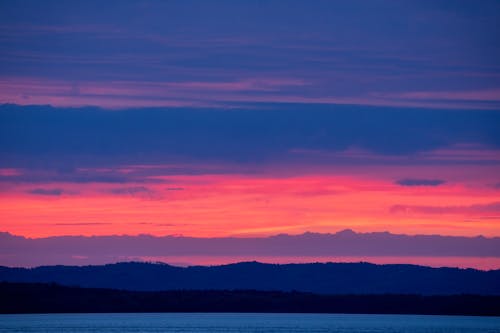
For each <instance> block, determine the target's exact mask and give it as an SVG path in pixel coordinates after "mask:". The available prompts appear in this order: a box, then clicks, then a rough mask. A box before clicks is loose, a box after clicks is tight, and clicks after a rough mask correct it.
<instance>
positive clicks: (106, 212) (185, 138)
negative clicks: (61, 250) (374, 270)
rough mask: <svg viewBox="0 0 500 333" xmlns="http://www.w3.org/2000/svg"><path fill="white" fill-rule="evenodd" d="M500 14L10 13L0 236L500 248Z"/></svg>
mask: <svg viewBox="0 0 500 333" xmlns="http://www.w3.org/2000/svg"><path fill="white" fill-rule="evenodd" d="M498 22H500V1H488V0H485V1H480V2H477V1H409V0H405V1H380V0H374V1H357V0H354V1H314V2H309V1H293V0H292V1H210V2H209V1H189V0H188V1H149V0H146V1H130V0H125V1H107V2H105V3H102V2H100V1H43V2H41V1H29V0H25V1H6V0H2V1H0V231H2V232H8V233H11V234H13V235H19V236H24V237H30V238H42V237H51V236H67V235H84V236H92V235H139V234H149V235H154V236H164V235H184V236H191V237H255V236H259V237H265V236H270V235H276V234H291V235H297V234H302V233H304V232H316V233H335V232H338V231H340V230H343V229H353V230H355V231H356V232H381V231H389V232H391V233H396V234H407V235H417V234H421V235H433V234H436V235H445V236H469V237H475V236H478V235H483V236H486V237H500V60H499V59H500V43H499V42H498V41H499V36H500V26H499V24H498Z"/></svg>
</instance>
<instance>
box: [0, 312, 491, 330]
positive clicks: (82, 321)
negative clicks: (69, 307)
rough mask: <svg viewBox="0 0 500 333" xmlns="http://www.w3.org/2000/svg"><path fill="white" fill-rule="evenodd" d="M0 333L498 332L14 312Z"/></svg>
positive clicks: (478, 326) (417, 320)
mask: <svg viewBox="0 0 500 333" xmlns="http://www.w3.org/2000/svg"><path fill="white" fill-rule="evenodd" d="M0 332H32V333H42V332H43V333H49V332H51V333H53V332H66V333H90V332H92V333H97V332H99V333H111V332H113V333H114V332H117V333H118V332H120V333H122V332H123V333H127V332H134V333H140V332H142V333H150V332H155V333H157V332H183V333H188V332H189V333H201V332H224V333H230V332H231V333H250V332H252V333H253V332H259V333H271V332H294V333H297V332H300V333H302V332H335V333H342V332H350V333H382V332H385V333H396V332H397V333H399V332H401V333H403V332H404V333H448V332H454V333H483V332H485V333H486V332H488V333H494V332H500V317H468V316H428V315H426V316H420V315H364V314H283V313H280V314H272V313H266V314H262V313H126V314H124V313H101V314H16V315H0Z"/></svg>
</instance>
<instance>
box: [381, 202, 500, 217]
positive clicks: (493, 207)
mask: <svg viewBox="0 0 500 333" xmlns="http://www.w3.org/2000/svg"><path fill="white" fill-rule="evenodd" d="M390 212H391V213H406V214H415V213H417V214H426V215H427V214H429V215H434V214H436V215H440V214H460V215H478V214H492V213H493V214H496V213H500V202H491V203H486V204H475V205H464V206H414V205H394V206H392V207H391V208H390Z"/></svg>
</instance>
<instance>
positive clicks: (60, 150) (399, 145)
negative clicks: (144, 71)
mask: <svg viewBox="0 0 500 333" xmlns="http://www.w3.org/2000/svg"><path fill="white" fill-rule="evenodd" d="M259 107H260V108H265V109H264V110H263V109H259V108H255V109H237V110H232V111H231V112H228V111H227V110H215V109H208V110H205V109H203V110H199V109H192V108H183V109H179V108H165V109H161V108H160V109H135V110H127V111H120V112H108V111H106V110H100V109H95V108H84V109H62V108H52V107H47V106H38V107H34V106H33V107H22V106H13V105H4V106H0V133H4V135H7V133H8V138H7V137H6V139H5V140H0V154H1V155H2V160H1V161H0V167H3V168H13V167H21V166H22V167H32V166H33V165H42V166H43V165H51V164H52V165H65V164H67V165H88V166H95V165H109V162H110V161H111V162H112V163H114V164H115V165H116V164H122V165H125V164H148V163H154V164H160V163H163V164H170V165H172V164H176V163H186V162H197V163H199V162H201V161H202V162H206V161H212V162H219V163H220V164H225V163H228V162H231V163H245V162H250V163H253V164H256V163H260V162H269V161H271V162H272V161H280V162H283V161H286V159H289V160H290V159H293V158H298V157H297V156H296V155H297V154H293V153H291V152H292V151H323V152H342V151H347V150H349V149H350V148H352V147H358V148H360V149H362V150H365V151H368V152H371V153H374V154H378V155H390V156H407V155H410V154H417V153H420V152H426V151H433V150H436V149H443V148H447V147H450V146H453V145H456V144H459V143H463V142H464V141H468V142H470V143H474V144H476V146H477V147H481V146H485V147H490V149H491V150H493V151H495V149H497V150H498V149H500V113H499V112H497V111H482V112H479V111H478V112H468V111H459V110H456V111H454V113H453V117H451V116H450V113H449V112H448V111H439V110H432V111H430V110H422V109H409V110H404V112H403V111H401V110H396V109H390V108H371V107H354V106H325V105H322V106H321V105H319V106H315V107H314V108H311V107H309V106H305V105H289V104H287V105H284V104H269V105H260V106H259ZM306 110H307V112H305V111H306ZM20 114H22V115H23V117H20V116H19V115H20ZM444 119H445V120H446V121H443V120H444ZM96 124H98V125H96ZM18 128H23V129H24V130H23V131H19V130H17V129H18ZM476 150H477V148H471V149H469V150H468V151H467V152H466V153H470V152H475V151H476ZM443 153H445V152H444V151H443ZM419 156H420V155H419ZM497 156H498V155H497ZM348 157H349V156H344V157H343V158H333V159H330V160H331V161H332V162H333V163H335V162H336V161H337V160H339V159H341V160H342V161H343V160H345V159H346V158H348ZM417 157H418V156H417ZM422 157H423V158H427V159H429V156H424V155H422ZM318 158H321V157H317V156H313V155H308V156H300V161H301V162H303V161H305V160H306V159H307V160H309V161H313V162H314V161H317V159H318ZM433 158H434V159H435V160H436V161H439V156H433ZM457 158H458V159H459V160H461V161H465V162H467V161H468V160H469V159H468V155H467V154H461V155H460V156H458V157H457ZM457 158H454V160H453V161H452V162H455V161H456V160H457ZM479 158H482V159H483V160H484V159H486V160H488V161H490V157H489V155H488V156H477V157H475V158H474V162H477V163H479V162H480V160H479ZM358 160H359V161H358V162H359V163H362V162H363V161H364V159H363V158H358ZM342 161H341V162H342ZM406 163H412V161H411V160H410V161H407V162H406ZM50 176H51V175H50V174H49V175H39V177H41V178H44V177H50ZM26 177H28V176H27V175H18V176H6V177H3V176H2V177H1V178H2V179H10V180H16V179H17V180H22V179H23V178H26ZM53 178H54V181H55V180H56V178H57V179H60V180H61V181H65V179H66V180H67V181H71V182H78V183H87V182H108V183H126V182H129V181H130V175H129V176H126V175H124V174H113V173H106V172H92V170H89V171H88V172H72V173H66V174H58V175H53ZM139 180H140V179H137V180H136V181H139ZM33 181H36V177H34V179H33ZM142 181H147V179H144V178H143V179H142Z"/></svg>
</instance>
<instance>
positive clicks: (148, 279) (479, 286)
mask: <svg viewBox="0 0 500 333" xmlns="http://www.w3.org/2000/svg"><path fill="white" fill-rule="evenodd" d="M0 281H9V282H55V283H59V284H63V285H70V286H81V287H92V288H116V289H124V290H143V291H148V290H149V291H156V290H179V289H185V290H207V289H219V290H222V289H224V290H227V289H229V290H235V289H254V290H280V291H292V290H297V291H303V292H313V293H321V294H383V293H394V294H423V295H443V294H462V293H466V294H483V295H488V294H489V295H500V270H495V271H478V270H473V269H457V268H430V267H423V266H415V265H374V264H368V263H351V264H346V263H328V264H320V263H315V264H287V265H271V264H261V263H257V262H245V263H238V264H231V265H222V266H192V267H186V268H184V267H175V266H170V265H166V264H149V263H119V264H112V265H104V266H83V267H77V266H45V267H37V268H32V269H27V268H8V267H0Z"/></svg>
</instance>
